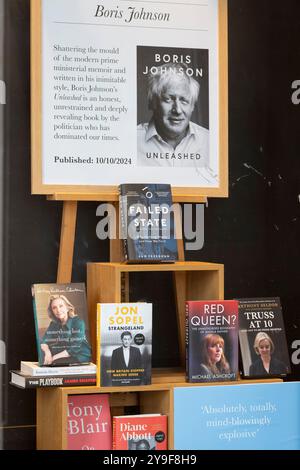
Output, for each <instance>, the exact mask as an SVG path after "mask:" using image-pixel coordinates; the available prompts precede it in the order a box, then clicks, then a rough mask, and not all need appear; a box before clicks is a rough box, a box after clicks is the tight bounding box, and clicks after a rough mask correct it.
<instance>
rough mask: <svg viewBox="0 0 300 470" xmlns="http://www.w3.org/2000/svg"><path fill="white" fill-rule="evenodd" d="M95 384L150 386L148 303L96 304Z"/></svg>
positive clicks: (149, 312) (149, 306)
mask: <svg viewBox="0 0 300 470" xmlns="http://www.w3.org/2000/svg"><path fill="white" fill-rule="evenodd" d="M97 346H98V352H97V355H98V364H99V368H100V370H99V374H98V385H100V386H101V387H103V386H123V385H124V386H128V385H148V384H150V383H151V357H152V304H149V303H120V304H118V303H114V304H98V305H97Z"/></svg>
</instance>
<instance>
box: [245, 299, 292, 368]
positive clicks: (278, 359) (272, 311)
mask: <svg viewBox="0 0 300 470" xmlns="http://www.w3.org/2000/svg"><path fill="white" fill-rule="evenodd" d="M238 302H239V340H240V350H241V358H242V364H241V366H242V367H241V373H242V375H243V376H244V377H268V376H269V377H281V376H286V375H287V374H289V373H290V372H291V366H290V359H289V352H288V346H287V340H286V335H285V328H284V321H283V313H282V307H281V302H280V298H279V297H272V298H269V297H268V298H252V299H238Z"/></svg>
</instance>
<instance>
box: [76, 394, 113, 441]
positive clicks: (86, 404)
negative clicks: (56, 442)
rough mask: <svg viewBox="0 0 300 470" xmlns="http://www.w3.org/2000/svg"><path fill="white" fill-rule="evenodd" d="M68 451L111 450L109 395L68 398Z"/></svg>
mask: <svg viewBox="0 0 300 470" xmlns="http://www.w3.org/2000/svg"><path fill="white" fill-rule="evenodd" d="M67 419H68V450H110V449H111V448H112V425H111V414H110V406H109V395H108V394H102V393H98V394H95V395H69V396H68V410H67Z"/></svg>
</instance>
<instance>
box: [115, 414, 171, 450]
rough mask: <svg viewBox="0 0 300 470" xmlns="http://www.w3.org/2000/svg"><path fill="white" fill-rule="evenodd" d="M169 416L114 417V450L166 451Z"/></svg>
mask: <svg viewBox="0 0 300 470" xmlns="http://www.w3.org/2000/svg"><path fill="white" fill-rule="evenodd" d="M167 448H168V436H167V416H164V415H160V414H149V415H143V414H142V415H128V416H114V418H113V449H114V450H133V451H135V450H166V449H167Z"/></svg>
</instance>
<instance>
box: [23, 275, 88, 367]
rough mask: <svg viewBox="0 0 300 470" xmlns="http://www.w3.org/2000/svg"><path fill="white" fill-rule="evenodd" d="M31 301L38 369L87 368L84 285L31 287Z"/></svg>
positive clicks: (86, 318)
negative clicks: (45, 367) (52, 367)
mask: <svg viewBox="0 0 300 470" xmlns="http://www.w3.org/2000/svg"><path fill="white" fill-rule="evenodd" d="M32 298H33V310H34V319H35V331H36V340H37V347H38V362H39V365H40V366H70V365H78V364H89V363H90V361H91V359H92V351H91V345H90V338H89V322H88V314H87V302H86V292H85V285H84V284H83V283H77V284H34V285H33V286H32Z"/></svg>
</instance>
